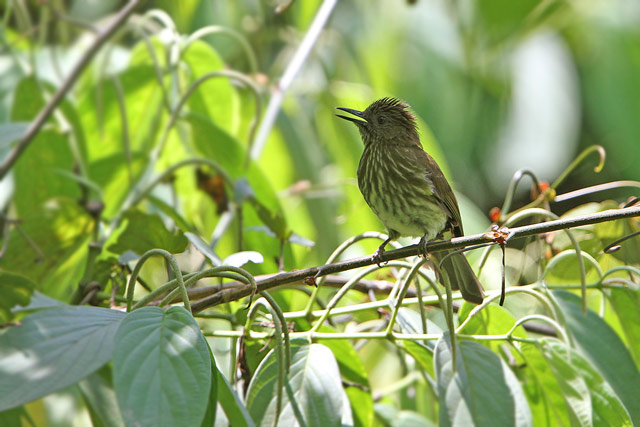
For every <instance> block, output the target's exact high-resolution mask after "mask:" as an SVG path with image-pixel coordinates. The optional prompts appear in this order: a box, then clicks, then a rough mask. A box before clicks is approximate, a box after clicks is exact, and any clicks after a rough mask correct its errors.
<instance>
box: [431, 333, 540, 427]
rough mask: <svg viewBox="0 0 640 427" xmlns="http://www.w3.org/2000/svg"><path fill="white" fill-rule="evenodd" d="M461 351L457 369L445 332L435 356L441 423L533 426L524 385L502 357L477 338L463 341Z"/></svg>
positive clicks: (458, 350) (460, 345)
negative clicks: (481, 343) (523, 389)
mask: <svg viewBox="0 0 640 427" xmlns="http://www.w3.org/2000/svg"><path fill="white" fill-rule="evenodd" d="M457 352H458V353H457V357H456V371H455V372H453V370H452V368H453V367H452V356H451V347H450V341H449V337H448V335H447V334H446V333H445V336H444V338H443V339H441V340H440V341H438V344H437V345H436V350H435V358H434V364H435V370H436V379H437V391H438V400H439V402H440V425H441V426H449V425H476V426H496V425H505V426H506V425H508V426H530V425H532V421H531V412H530V410H529V405H528V403H527V400H526V399H525V397H524V394H523V392H522V388H521V385H520V383H519V382H518V380H517V379H516V377H515V375H514V374H513V372H511V370H510V369H509V367H508V366H507V365H506V364H505V363H504V362H503V361H502V359H500V358H499V357H498V356H497V355H496V354H495V353H493V352H491V351H490V350H489V349H487V348H486V347H484V346H482V345H480V344H478V343H476V342H473V341H461V342H459V343H458V346H457Z"/></svg>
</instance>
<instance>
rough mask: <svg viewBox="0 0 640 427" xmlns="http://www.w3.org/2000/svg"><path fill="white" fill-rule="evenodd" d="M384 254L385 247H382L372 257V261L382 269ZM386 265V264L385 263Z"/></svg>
mask: <svg viewBox="0 0 640 427" xmlns="http://www.w3.org/2000/svg"><path fill="white" fill-rule="evenodd" d="M383 253H384V245H382V246H380V247H379V248H378V249H376V251H375V252H374V253H373V255H371V260H372V261H373V262H375V263H376V264H377V265H378V267H380V268H382V265H383V261H382V254H383ZM384 264H386V262H384Z"/></svg>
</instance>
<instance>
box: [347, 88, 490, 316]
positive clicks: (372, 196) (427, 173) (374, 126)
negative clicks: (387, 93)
mask: <svg viewBox="0 0 640 427" xmlns="http://www.w3.org/2000/svg"><path fill="white" fill-rule="evenodd" d="M337 109H338V110H341V111H344V112H346V113H349V114H351V116H343V115H340V114H337V116H338V117H340V118H342V119H345V120H349V121H351V122H353V123H355V125H356V126H357V127H358V130H359V131H360V136H361V137H362V142H363V143H364V152H363V153H362V157H361V158H360V164H359V165H358V186H359V187H360V191H361V192H362V195H363V196H364V199H365V201H366V202H367V204H368V205H369V207H370V208H371V209H372V210H373V212H374V213H375V214H376V215H377V216H378V218H380V220H381V221H382V223H383V224H384V226H385V227H386V228H387V231H388V234H389V238H388V239H387V240H386V241H385V242H384V243H383V244H382V245H380V247H379V248H378V250H377V251H376V252H375V253H374V255H373V259H374V261H375V262H376V263H378V264H379V263H380V257H381V255H382V253H383V252H384V247H385V246H386V244H387V243H389V242H390V241H391V240H396V239H398V237H401V236H410V237H421V239H420V250H421V253H423V254H425V255H426V245H427V242H428V241H430V240H433V239H435V238H437V237H442V236H444V235H445V233H447V234H449V232H450V233H452V235H453V236H454V237H459V236H462V235H463V231H462V221H461V219H460V209H459V208H458V201H457V200H456V196H455V194H453V190H451V186H449V183H448V182H447V179H446V178H445V177H444V175H443V173H442V171H441V170H440V167H439V166H438V164H437V163H436V161H435V160H433V158H432V157H431V156H430V155H429V154H428V153H426V152H425V151H424V150H423V149H422V144H421V143H420V137H419V136H418V129H417V125H416V120H415V117H414V115H413V114H412V113H411V111H410V110H409V106H408V105H407V104H405V103H404V102H402V101H400V100H398V99H395V98H383V99H380V100H378V101H375V102H374V103H373V104H371V105H370V106H369V107H367V109H366V110H364V111H358V110H353V109H350V108H342V107H338V108H337ZM450 252H451V251H449V252H447V251H441V252H436V253H434V254H432V257H433V258H434V259H435V261H436V262H438V263H440V261H441V260H443V259H444V258H445V257H446V255H447V254H448V253H450ZM441 269H442V280H443V281H444V283H447V282H448V283H449V284H450V285H451V288H452V289H460V291H461V293H462V297H463V298H464V299H465V300H466V301H469V302H471V303H475V304H480V303H482V299H483V297H484V292H483V289H482V285H481V284H480V282H479V281H478V278H477V277H476V275H475V274H474V272H473V270H472V269H471V266H470V265H469V262H468V261H467V259H466V258H465V257H464V255H463V254H461V253H458V254H454V255H452V256H449V257H447V258H446V259H444V262H443V263H442V266H441Z"/></svg>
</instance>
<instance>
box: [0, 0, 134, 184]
mask: <svg viewBox="0 0 640 427" xmlns="http://www.w3.org/2000/svg"><path fill="white" fill-rule="evenodd" d="M139 3H140V0H130V1H129V3H127V5H126V6H125V7H124V8H123V9H122V10H120V12H118V14H117V15H116V16H115V18H114V19H113V21H111V23H109V25H107V27H106V28H105V29H104V30H103V31H102V32H100V34H99V35H98V36H97V37H96V39H95V40H94V41H93V44H92V45H91V46H90V47H89V48H88V49H87V50H86V51H85V53H84V55H83V56H82V57H81V58H80V60H79V61H78V63H77V64H76V66H75V67H74V68H73V70H71V73H69V76H67V78H66V79H65V80H64V82H63V83H62V86H60V88H59V89H58V91H57V92H56V93H55V95H53V97H52V98H51V100H50V101H49V102H48V103H47V105H45V106H44V108H43V109H42V110H40V112H39V113H38V116H37V117H36V118H35V119H34V120H33V121H32V122H31V123H30V124H29V127H28V128H27V130H26V132H25V133H24V135H23V136H22V138H20V140H19V141H18V143H17V144H16V145H15V147H13V150H11V152H10V153H9V154H8V155H7V157H5V159H4V160H3V162H2V164H1V165H0V179H2V178H4V176H5V175H6V174H7V172H9V170H10V169H11V167H12V166H13V164H14V163H15V162H16V161H17V160H18V158H19V157H20V155H21V154H22V152H23V151H24V150H25V149H26V148H27V147H28V146H29V144H30V143H31V141H33V138H35V136H36V135H37V134H38V132H39V131H40V129H41V128H42V126H43V125H44V124H45V123H46V121H47V119H48V118H49V116H50V115H51V113H53V111H54V110H55V109H56V107H57V106H58V104H60V103H61V102H62V100H63V99H64V97H65V96H66V95H67V92H69V90H70V89H71V88H72V87H73V85H74V84H75V82H76V80H78V78H79V77H80V74H82V72H83V71H84V69H85V68H86V67H87V65H89V62H91V60H92V59H93V57H94V56H95V54H96V53H97V52H98V51H99V50H100V47H102V45H103V44H104V43H105V42H106V41H107V40H108V39H109V38H110V37H111V35H112V34H113V33H114V32H115V31H116V30H117V29H118V28H119V27H120V25H122V23H123V22H124V21H125V20H126V19H127V18H128V17H129V15H130V14H131V13H132V12H133V10H134V9H135V8H136V7H137V6H138V4H139Z"/></svg>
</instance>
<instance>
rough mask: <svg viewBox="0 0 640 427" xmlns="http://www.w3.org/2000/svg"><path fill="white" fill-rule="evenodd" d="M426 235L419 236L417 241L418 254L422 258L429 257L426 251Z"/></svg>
mask: <svg viewBox="0 0 640 427" xmlns="http://www.w3.org/2000/svg"><path fill="white" fill-rule="evenodd" d="M427 243H429V242H428V240H427V235H426V234H425V235H424V236H422V237H421V238H420V243H418V256H421V257H423V258H424V259H426V260H428V259H429V253H428V252H427Z"/></svg>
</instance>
